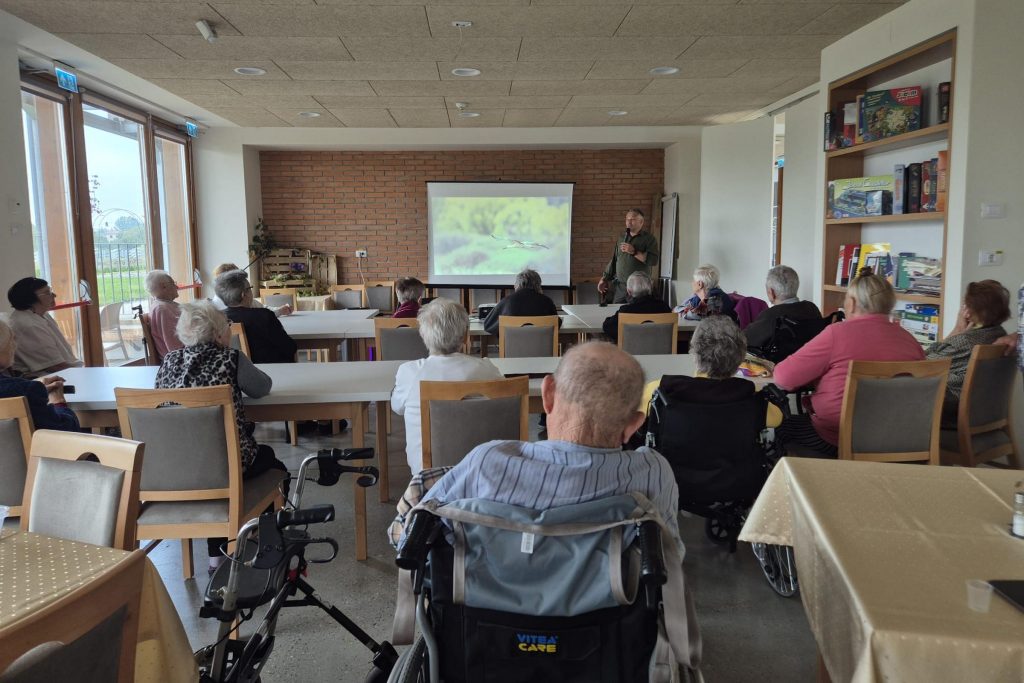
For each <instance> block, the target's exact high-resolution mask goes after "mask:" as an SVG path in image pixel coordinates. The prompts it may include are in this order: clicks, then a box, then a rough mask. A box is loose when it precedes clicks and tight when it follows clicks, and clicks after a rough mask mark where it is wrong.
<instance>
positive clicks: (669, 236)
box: [661, 192, 679, 280]
mask: <svg viewBox="0 0 1024 683" xmlns="http://www.w3.org/2000/svg"><path fill="white" fill-rule="evenodd" d="M678 211H679V193H678V192H673V193H672V194H670V195H667V196H665V197H662V198H661V277H667V278H671V279H673V280H674V279H675V277H676V214H677V213H678Z"/></svg>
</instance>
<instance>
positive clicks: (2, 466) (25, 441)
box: [0, 396, 32, 517]
mask: <svg viewBox="0 0 1024 683" xmlns="http://www.w3.org/2000/svg"><path fill="white" fill-rule="evenodd" d="M31 444H32V415H31V413H29V409H28V399H26V398H25V397H24V396H18V397H16V398H3V399H0V505H6V506H7V507H9V508H10V510H9V511H8V513H7V515H8V516H9V517H20V516H21V501H22V499H23V498H24V497H25V477H26V476H28V454H29V451H30V448H31Z"/></svg>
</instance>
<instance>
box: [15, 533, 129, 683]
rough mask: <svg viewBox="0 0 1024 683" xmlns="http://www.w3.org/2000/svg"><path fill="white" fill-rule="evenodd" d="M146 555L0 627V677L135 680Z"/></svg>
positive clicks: (22, 682)
mask: <svg viewBox="0 0 1024 683" xmlns="http://www.w3.org/2000/svg"><path fill="white" fill-rule="evenodd" d="M145 561H146V556H145V554H144V553H143V552H142V551H141V550H136V551H135V552H133V553H131V554H130V555H127V556H125V558H124V559H123V560H121V561H120V562H119V563H118V564H117V565H115V566H114V567H113V568H111V569H110V570H108V571H106V572H103V573H102V574H99V575H98V576H97V577H96V578H94V579H93V580H91V581H88V582H87V583H85V584H84V585H82V586H80V587H79V588H77V589H75V590H73V591H72V592H70V593H68V594H67V595H64V596H63V597H61V598H60V599H58V600H55V601H54V602H52V603H50V604H49V605H46V606H44V607H42V608H41V609H39V610H37V611H36V612H34V613H32V614H30V615H29V616H27V617H24V618H22V619H19V620H17V621H15V622H14V623H13V624H11V625H10V626H7V627H5V628H3V629H0V682H2V683H30V682H33V681H75V682H76V683H129V682H130V681H134V680H135V650H136V647H137V645H138V638H139V601H140V596H141V593H142V576H143V572H144V570H145Z"/></svg>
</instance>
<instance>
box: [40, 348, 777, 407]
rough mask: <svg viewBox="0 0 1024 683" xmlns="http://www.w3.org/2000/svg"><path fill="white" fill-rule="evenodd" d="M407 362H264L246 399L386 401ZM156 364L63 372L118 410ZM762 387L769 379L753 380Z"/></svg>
mask: <svg viewBox="0 0 1024 683" xmlns="http://www.w3.org/2000/svg"><path fill="white" fill-rule="evenodd" d="M636 359H637V361H639V363H640V366H641V367H642V368H643V370H644V377H645V381H648V382H649V381H651V380H655V379H659V378H661V377H662V375H691V374H693V356H690V355H687V354H679V355H668V354H666V355H654V356H636ZM490 360H491V362H493V363H494V365H495V366H497V367H498V369H499V370H501V372H502V373H503V374H505V375H520V374H523V375H526V374H529V375H538V374H546V373H551V372H554V370H555V367H556V366H557V365H558V360H559V359H558V358H492V359H490ZM402 362H403V361H349V362H346V363H266V364H261V365H259V366H258V367H259V368H260V369H261V370H263V371H264V372H265V373H267V374H268V375H270V378H271V379H272V380H273V382H274V387H273V389H272V390H271V392H270V394H269V395H267V396H264V397H263V398H255V399H254V398H245V403H246V404H247V405H248V404H252V405H289V404H297V403H354V402H371V401H386V400H388V399H390V398H391V391H392V389H394V386H395V375H396V373H397V372H398V366H400V365H401V364H402ZM156 371H157V368H156V367H155V366H151V365H150V366H133V367H121V368H68V369H67V370H61V371H60V375H61V377H63V378H64V379H65V380H66V381H67V383H68V384H73V385H75V390H76V391H75V393H74V394H67V395H66V396H65V398H66V399H67V402H68V406H69V407H70V408H71V409H72V410H82V411H90V410H114V409H115V408H116V407H117V405H116V402H115V400H114V387H127V388H133V389H149V388H152V387H153V382H154V380H155V379H156ZM753 381H754V383H755V384H757V385H759V386H761V385H763V384H765V383H767V382H769V381H771V380H770V379H767V378H757V379H754V380H753ZM530 393H531V395H539V394H540V383H539V382H531V386H530Z"/></svg>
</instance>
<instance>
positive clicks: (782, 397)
mask: <svg viewBox="0 0 1024 683" xmlns="http://www.w3.org/2000/svg"><path fill="white" fill-rule="evenodd" d="M761 391H763V392H764V395H765V398H767V399H768V402H769V403H772V404H774V405H776V406H778V408H779V410H781V411H782V417H783V418H789V417H792V416H793V414H792V411H791V410H790V409H789V392H788V391H786V390H785V389H783V388H781V387H779V386H778V385H776V384H766V385H765V387H764V389H762V390H761Z"/></svg>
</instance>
